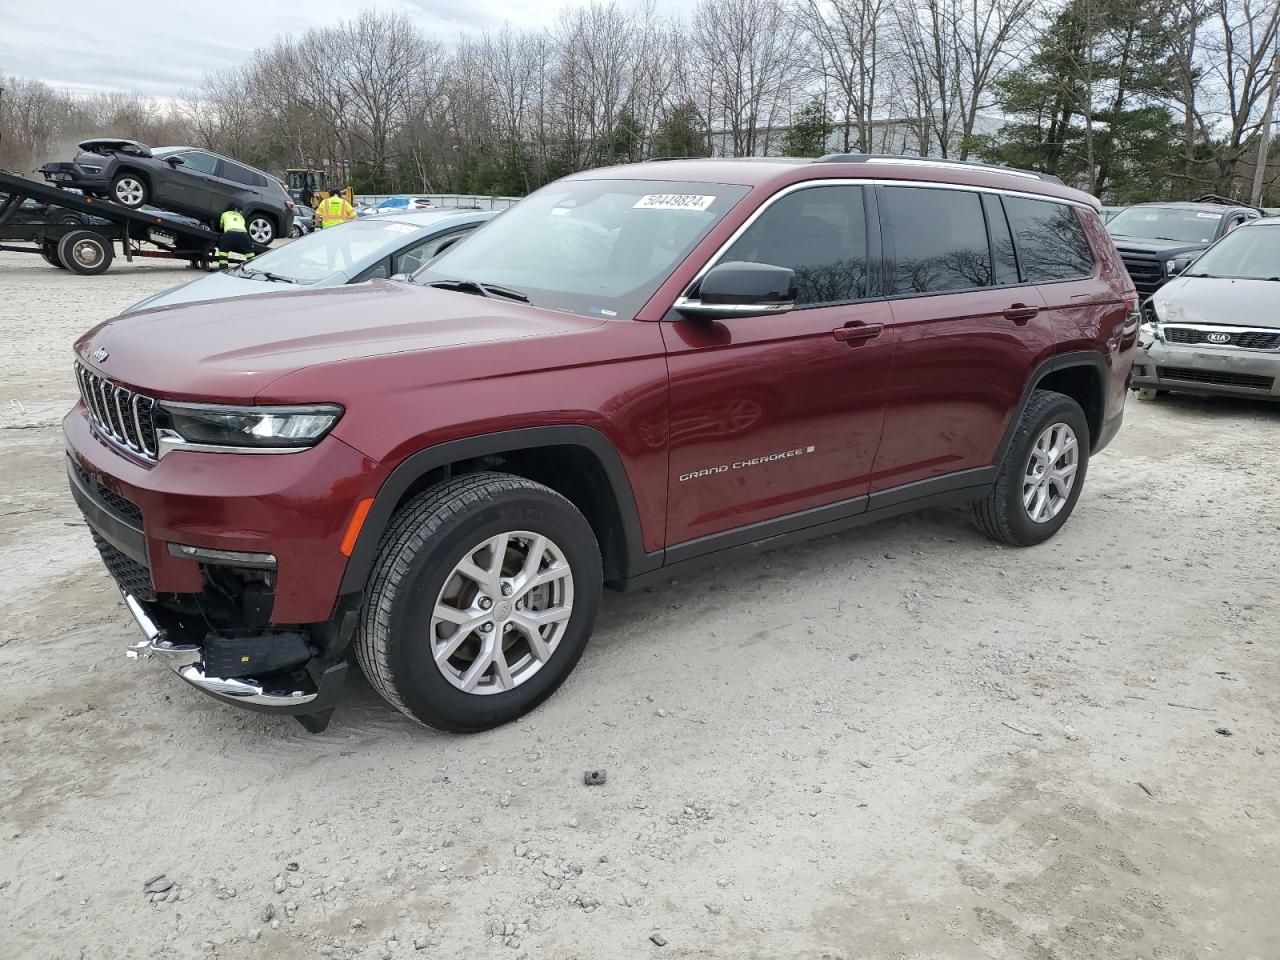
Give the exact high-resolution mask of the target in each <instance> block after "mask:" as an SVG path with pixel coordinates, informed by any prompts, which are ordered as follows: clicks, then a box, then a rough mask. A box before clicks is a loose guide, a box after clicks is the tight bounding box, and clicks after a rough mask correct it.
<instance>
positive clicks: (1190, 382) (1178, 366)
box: [1132, 340, 1280, 400]
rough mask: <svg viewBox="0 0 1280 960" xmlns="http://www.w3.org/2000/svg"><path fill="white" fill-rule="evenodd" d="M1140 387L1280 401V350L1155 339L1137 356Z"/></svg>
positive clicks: (1136, 385) (1135, 379) (1135, 366)
mask: <svg viewBox="0 0 1280 960" xmlns="http://www.w3.org/2000/svg"><path fill="white" fill-rule="evenodd" d="M1132 386H1133V387H1134V389H1143V390H1172V391H1178V392H1182V393H1194V394H1200V395H1202V396H1233V397H1255V398H1257V399H1261V400H1280V351H1276V350H1246V349H1241V348H1240V347H1232V346H1221V347H1219V346H1211V345H1208V344H1195V345H1184V344H1175V343H1167V342H1165V341H1163V340H1154V341H1151V342H1149V343H1141V344H1139V346H1138V349H1137V352H1136V354H1135V356H1134V361H1133V381H1132Z"/></svg>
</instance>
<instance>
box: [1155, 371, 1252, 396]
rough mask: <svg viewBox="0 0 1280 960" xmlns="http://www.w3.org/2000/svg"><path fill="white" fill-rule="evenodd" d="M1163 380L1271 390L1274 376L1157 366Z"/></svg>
mask: <svg viewBox="0 0 1280 960" xmlns="http://www.w3.org/2000/svg"><path fill="white" fill-rule="evenodd" d="M1157 370H1158V373H1159V376H1160V379H1161V380H1185V381H1186V382H1188V383H1211V384H1213V385H1214V386H1219V387H1244V388H1245V389H1246V390H1270V389H1271V387H1272V385H1273V384H1274V383H1275V382H1276V381H1275V378H1274V377H1260V376H1257V375H1255V374H1251V373H1221V372H1219V371H1217V370H1190V369H1187V368H1185V367H1159V368H1157Z"/></svg>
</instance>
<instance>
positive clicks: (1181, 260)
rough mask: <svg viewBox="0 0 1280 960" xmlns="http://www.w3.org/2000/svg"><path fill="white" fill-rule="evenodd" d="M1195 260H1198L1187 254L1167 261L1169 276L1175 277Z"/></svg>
mask: <svg viewBox="0 0 1280 960" xmlns="http://www.w3.org/2000/svg"><path fill="white" fill-rule="evenodd" d="M1197 259H1199V258H1198V257H1195V256H1193V255H1192V254H1189V253H1187V254H1183V255H1182V256H1180V257H1174V258H1173V259H1172V260H1170V261H1169V276H1171V277H1176V276H1177V275H1178V274H1180V273H1182V272H1183V271H1184V270H1186V269H1187V268H1188V267H1190V266H1191V265H1192V264H1193V263H1195V262H1196V260H1197Z"/></svg>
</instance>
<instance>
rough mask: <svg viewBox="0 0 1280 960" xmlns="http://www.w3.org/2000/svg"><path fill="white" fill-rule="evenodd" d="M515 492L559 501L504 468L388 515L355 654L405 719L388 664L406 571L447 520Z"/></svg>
mask: <svg viewBox="0 0 1280 960" xmlns="http://www.w3.org/2000/svg"><path fill="white" fill-rule="evenodd" d="M516 491H529V492H537V493H540V494H543V495H548V494H549V495H550V496H552V497H555V498H557V499H559V500H563V501H564V502H565V503H566V504H568V505H569V506H570V507H571V508H573V509H574V510H576V509H577V508H576V507H574V506H573V504H572V503H570V501H569V500H567V499H566V498H565V497H563V496H561V495H560V494H558V493H556V492H555V491H554V490H552V489H550V488H549V487H545V486H543V485H542V484H540V483H535V482H534V481H532V480H527V479H525V478H524V477H519V476H516V475H514V474H509V473H498V472H496V471H485V472H481V473H468V474H464V475H463V476H459V477H453V478H451V479H449V480H445V481H443V482H441V483H439V484H437V485H436V486H434V487H430V488H429V489H427V490H424V491H422V492H421V493H419V494H417V495H416V496H414V497H412V498H410V499H409V500H408V501H407V502H406V503H405V504H403V505H402V506H401V507H400V509H399V510H398V511H397V512H396V514H395V516H394V517H392V521H391V524H390V526H388V528H387V530H386V532H385V533H384V534H383V536H382V540H381V541H380V543H379V544H378V554H377V558H376V559H375V560H374V564H373V570H372V571H371V572H370V576H369V592H368V595H367V596H366V597H365V602H364V607H363V610H362V611H361V615H360V623H359V625H358V627H357V629H356V636H355V640H354V644H353V645H354V647H355V653H356V659H357V661H358V662H359V663H360V667H361V668H362V669H363V670H364V674H365V676H366V677H367V678H368V680H369V683H370V684H371V685H372V686H373V688H374V689H375V690H376V691H377V692H378V694H379V695H380V696H381V697H382V698H383V699H385V700H386V701H387V702H388V703H390V704H391V705H392V706H393V707H395V708H396V709H397V710H399V711H400V712H401V713H403V714H404V715H405V716H407V717H409V718H410V719H412V720H414V721H416V722H418V723H421V722H422V720H421V718H419V717H418V716H416V715H415V714H414V713H413V711H412V710H410V709H409V707H408V706H407V705H406V704H405V702H404V700H403V699H402V698H401V696H400V694H399V691H398V688H397V685H396V678H395V676H394V673H393V671H392V668H391V660H390V656H389V644H390V638H391V617H392V609H391V608H392V605H393V604H394V602H395V599H396V596H397V595H398V593H399V590H400V588H401V585H402V584H403V583H404V582H405V580H406V578H407V577H408V575H409V571H410V567H411V565H412V560H413V558H414V557H415V556H417V554H418V553H419V552H421V551H422V550H423V549H424V548H425V547H426V545H427V543H428V541H430V540H431V539H432V538H433V537H435V536H436V535H437V534H438V533H439V532H440V531H441V530H442V529H443V528H444V527H446V526H447V525H448V524H449V523H450V522H451V521H453V520H454V519H456V518H459V517H461V516H463V515H465V514H467V513H469V512H471V511H472V510H474V509H476V508H478V507H481V506H483V505H484V504H485V503H486V502H487V501H489V500H492V499H493V497H494V496H496V495H499V494H503V493H511V492H516Z"/></svg>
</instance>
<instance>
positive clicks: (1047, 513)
mask: <svg viewBox="0 0 1280 960" xmlns="http://www.w3.org/2000/svg"><path fill="white" fill-rule="evenodd" d="M1089 442H1090V441H1089V421H1088V420H1087V419H1086V418H1085V415H1084V411H1083V410H1082V409H1080V404H1078V403H1076V401H1075V400H1073V399H1072V398H1071V397H1068V396H1066V395H1065V394H1061V393H1055V392H1053V391H1051V390H1037V391H1035V392H1034V393H1033V394H1032V395H1031V400H1030V402H1029V403H1028V404H1027V406H1026V409H1025V410H1023V412H1022V417H1021V419H1020V420H1019V421H1018V427H1017V430H1016V432H1015V433H1014V435H1013V440H1012V442H1011V443H1010V444H1009V449H1008V451H1007V452H1006V454H1005V458H1004V463H1003V464H1002V465H1001V467H1000V473H999V474H998V475H997V477H996V482H995V486H994V487H993V488H992V489H991V492H990V493H988V494H987V496H986V497H984V498H983V499H981V500H979V501H977V502H975V503H974V504H973V520H974V524H975V525H976V526H977V527H978V529H979V530H981V531H982V532H983V533H985V534H986V535H987V536H989V537H991V538H992V539H994V540H1001V541H1003V542H1005V543H1009V544H1012V545H1014V546H1016V547H1030V546H1034V545H1035V544H1037V543H1043V542H1044V541H1046V540H1048V539H1049V538H1050V537H1052V536H1053V535H1054V534H1055V533H1057V532H1058V531H1059V530H1060V529H1062V525H1063V524H1064V523H1066V522H1067V518H1068V517H1069V516H1071V511H1072V510H1074V509H1075V505H1076V501H1077V500H1079V499H1080V490H1081V488H1082V487H1083V486H1084V476H1085V472H1086V470H1087V469H1088V467H1089Z"/></svg>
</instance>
